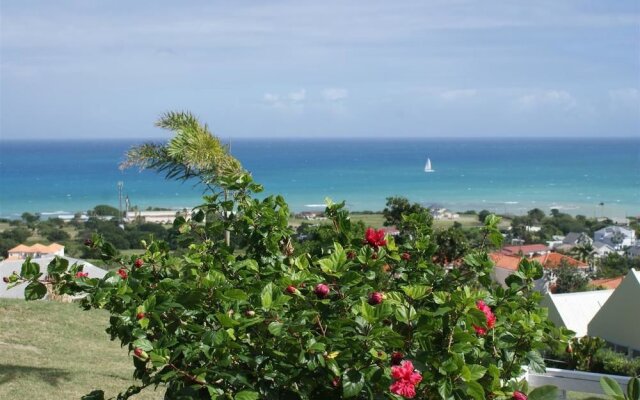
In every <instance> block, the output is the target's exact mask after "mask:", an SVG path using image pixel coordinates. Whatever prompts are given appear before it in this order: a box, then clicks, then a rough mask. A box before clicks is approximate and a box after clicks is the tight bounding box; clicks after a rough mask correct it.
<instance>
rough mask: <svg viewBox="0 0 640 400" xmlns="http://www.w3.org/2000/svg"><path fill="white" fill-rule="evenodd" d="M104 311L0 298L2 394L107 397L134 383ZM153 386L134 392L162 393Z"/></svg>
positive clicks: (142, 398) (145, 399) (63, 399)
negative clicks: (100, 392) (108, 331)
mask: <svg viewBox="0 0 640 400" xmlns="http://www.w3.org/2000/svg"><path fill="white" fill-rule="evenodd" d="M107 324H108V314H107V313H106V312H102V311H83V310H81V309H80V308H79V307H78V306H77V305H75V304H61V303H51V302H45V301H38V302H30V303H27V302H25V301H22V300H4V299H3V300H0V327H2V328H1V329H0V354H2V357H0V399H52V400H56V399H60V400H68V399H79V398H80V397H82V396H83V395H85V394H87V393H89V392H91V391H92V390H94V389H102V390H104V391H105V394H106V397H107V398H108V397H111V396H115V395H117V393H118V392H120V391H122V390H125V389H126V388H127V387H128V386H129V385H131V384H133V380H132V378H131V374H132V372H133V367H132V363H131V358H130V356H128V355H127V350H126V349H124V348H121V347H120V344H119V343H117V342H111V341H109V338H108V335H107V334H106V333H105V332H104V329H105V327H106V326H107ZM163 396H164V394H163V393H162V392H161V391H157V392H154V391H153V389H152V388H150V389H147V390H146V391H143V392H142V393H141V394H139V395H138V396H136V397H135V399H139V400H151V399H162V398H163Z"/></svg>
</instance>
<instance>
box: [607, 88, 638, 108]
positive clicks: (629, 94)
mask: <svg viewBox="0 0 640 400" xmlns="http://www.w3.org/2000/svg"><path fill="white" fill-rule="evenodd" d="M609 99H610V100H611V103H612V105H613V106H616V105H619V106H625V105H635V106H638V105H639V103H640V90H638V89H636V88H623V89H615V90H610V91H609Z"/></svg>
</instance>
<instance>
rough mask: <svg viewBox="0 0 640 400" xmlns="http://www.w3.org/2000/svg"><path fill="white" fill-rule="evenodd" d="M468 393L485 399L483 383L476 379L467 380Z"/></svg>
mask: <svg viewBox="0 0 640 400" xmlns="http://www.w3.org/2000/svg"><path fill="white" fill-rule="evenodd" d="M467 394H468V395H469V396H471V397H473V398H474V399H475V400H485V397H484V389H483V388H482V385H481V384H479V383H478V382H476V381H470V382H467Z"/></svg>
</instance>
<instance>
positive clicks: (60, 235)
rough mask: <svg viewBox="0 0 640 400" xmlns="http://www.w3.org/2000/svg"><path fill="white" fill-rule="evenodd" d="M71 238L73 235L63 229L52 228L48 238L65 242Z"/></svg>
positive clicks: (52, 240)
mask: <svg viewBox="0 0 640 400" xmlns="http://www.w3.org/2000/svg"><path fill="white" fill-rule="evenodd" d="M69 239H71V236H69V234H68V233H67V232H65V231H63V230H62V229H52V230H51V231H49V233H47V240H49V241H51V242H64V241H65V240H69Z"/></svg>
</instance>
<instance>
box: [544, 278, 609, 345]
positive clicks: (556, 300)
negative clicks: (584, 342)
mask: <svg viewBox="0 0 640 400" xmlns="http://www.w3.org/2000/svg"><path fill="white" fill-rule="evenodd" d="M612 293H613V290H594V291H590V292H577V293H562V294H552V293H547V295H546V296H545V297H544V298H543V299H542V302H541V303H540V305H541V306H543V307H547V308H548V309H549V320H550V321H551V322H553V323H554V324H556V326H563V327H565V328H567V329H570V330H572V331H574V332H575V333H576V337H582V336H586V335H587V333H588V326H589V322H591V320H592V319H593V317H594V316H595V315H596V313H597V312H598V311H600V308H601V307H602V305H603V304H604V303H605V302H606V301H607V299H609V297H610V296H611V294H612Z"/></svg>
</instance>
